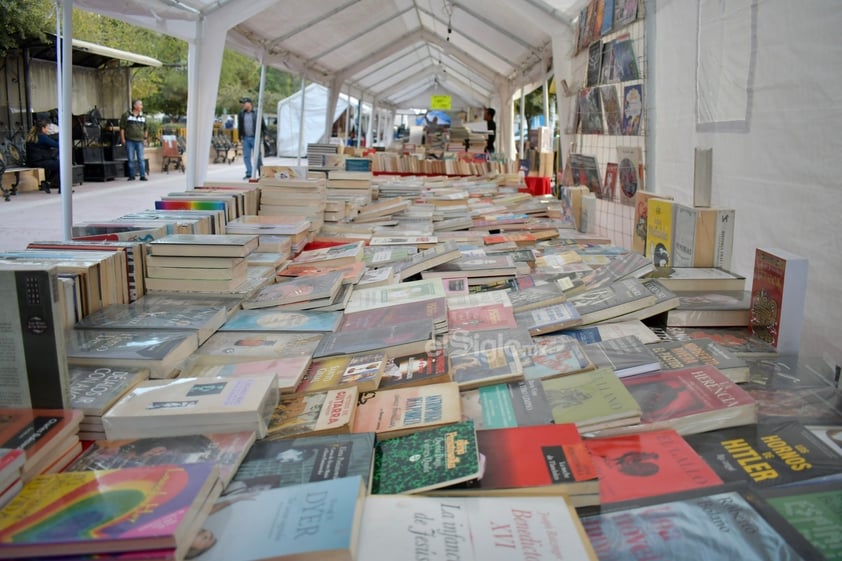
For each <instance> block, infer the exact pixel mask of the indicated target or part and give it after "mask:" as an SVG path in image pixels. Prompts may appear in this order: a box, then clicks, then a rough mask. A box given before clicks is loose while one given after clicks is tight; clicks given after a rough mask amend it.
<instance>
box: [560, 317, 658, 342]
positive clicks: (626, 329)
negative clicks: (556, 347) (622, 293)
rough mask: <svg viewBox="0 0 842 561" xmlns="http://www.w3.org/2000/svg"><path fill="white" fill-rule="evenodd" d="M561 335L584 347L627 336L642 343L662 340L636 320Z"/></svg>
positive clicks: (578, 329)
mask: <svg viewBox="0 0 842 561" xmlns="http://www.w3.org/2000/svg"><path fill="white" fill-rule="evenodd" d="M560 335H562V336H565V337H573V338H575V339H576V340H577V341H579V342H580V343H582V344H583V345H587V344H588V343H598V342H600V341H607V340H609V339H616V338H617V337H625V336H627V335H634V336H635V337H637V338H638V339H640V342H641V343H657V342H658V341H660V340H661V339H660V338H659V337H658V336H657V335H656V334H655V332H654V331H652V328H650V327H649V326H647V325H645V324H644V323H643V322H642V321H640V320H635V319H633V320H626V321H618V322H612V323H602V324H598V325H589V326H587V327H574V328H573V329H565V330H564V332H563V333H561V334H560Z"/></svg>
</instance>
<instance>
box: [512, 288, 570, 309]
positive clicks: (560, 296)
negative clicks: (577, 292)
mask: <svg viewBox="0 0 842 561" xmlns="http://www.w3.org/2000/svg"><path fill="white" fill-rule="evenodd" d="M508 296H509V301H510V303H511V305H512V311H514V312H525V311H527V310H531V309H534V308H543V307H545V306H550V305H552V304H560V303H562V302H564V301H566V300H567V296H566V295H565V294H564V288H563V287H562V283H560V282H558V281H553V282H547V283H545V284H539V285H535V286H530V287H528V288H523V289H520V290H513V291H511V292H509V293H508Z"/></svg>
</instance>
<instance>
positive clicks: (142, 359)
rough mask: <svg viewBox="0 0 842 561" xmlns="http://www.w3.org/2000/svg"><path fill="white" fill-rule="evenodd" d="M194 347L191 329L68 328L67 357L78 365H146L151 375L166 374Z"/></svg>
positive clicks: (171, 371)
mask: <svg viewBox="0 0 842 561" xmlns="http://www.w3.org/2000/svg"><path fill="white" fill-rule="evenodd" d="M197 347H198V337H197V335H196V332H195V331H176V330H172V331H158V330H151V329H143V330H141V329H107V330H100V329H70V330H68V331H67V359H68V362H69V363H70V364H73V365H80V366H106V367H109V368H130V367H140V368H148V369H149V375H150V377H152V378H167V377H169V376H170V375H171V374H172V373H173V372H174V370H175V369H176V368H177V365H178V363H180V362H181V361H182V360H184V359H185V358H187V357H188V356H190V354H192V353H193V352H194V351H195V350H196V349H197Z"/></svg>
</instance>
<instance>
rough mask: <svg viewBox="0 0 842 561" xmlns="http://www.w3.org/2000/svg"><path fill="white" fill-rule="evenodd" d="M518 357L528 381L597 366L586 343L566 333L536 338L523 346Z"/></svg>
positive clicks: (591, 368)
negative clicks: (592, 360) (583, 343)
mask: <svg viewBox="0 0 842 561" xmlns="http://www.w3.org/2000/svg"><path fill="white" fill-rule="evenodd" d="M563 333H566V332H563ZM518 356H519V357H520V363H521V366H522V367H523V377H524V379H526V380H540V379H546V378H556V377H558V376H566V375H568V374H574V373H576V372H583V371H585V370H593V369H594V368H595V366H594V364H593V362H591V359H590V358H589V357H588V355H587V354H585V350H584V349H583V348H582V344H581V343H580V342H579V341H577V340H575V339H573V338H571V337H568V336H567V335H565V334H557V335H543V336H540V337H536V338H535V340H534V344H533V345H529V346H528V347H527V348H524V349H521V352H520V354H519V355H518Z"/></svg>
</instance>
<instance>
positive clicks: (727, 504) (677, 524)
mask: <svg viewBox="0 0 842 561" xmlns="http://www.w3.org/2000/svg"><path fill="white" fill-rule="evenodd" d="M582 524H583V525H584V527H585V531H586V532H587V534H588V537H589V538H590V540H591V544H593V548H594V550H595V551H596V553H597V555H598V556H599V559H600V560H602V561H622V560H625V559H629V558H630V557H633V556H634V555H635V554H636V552H639V551H646V552H647V554H648V555H650V556H651V557H652V558H654V559H682V560H687V561H707V560H709V559H792V560H804V561H807V560H810V559H818V557H817V552H816V551H815V550H814V549H812V548H810V547H809V544H804V545H802V544H798V545H796V541H797V540H796V539H795V538H798V536H797V535H795V532H794V531H793V530H792V527H791V526H789V525H786V524H780V523H777V522H773V521H772V520H770V518H769V517H768V516H765V515H764V514H761V511H760V510H759V505H758V501H757V500H748V499H747V496H746V493H744V492H737V491H733V490H724V491H721V492H718V491H715V490H713V489H711V490H707V489H705V490H703V491H700V492H698V493H694V494H693V495H692V496H689V497H685V496H683V495H677V496H672V497H663V498H661V499H658V500H657V502H655V500H654V499H653V501H648V502H647V503H646V504H639V502H631V503H626V504H624V505H623V506H622V507H621V508H618V509H616V510H612V511H611V512H604V513H602V514H599V515H595V516H585V517H583V518H582ZM664 527H668V528H669V530H668V531H666V532H664V531H662V530H663V528H664ZM801 541H803V540H801Z"/></svg>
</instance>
